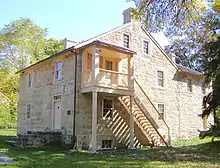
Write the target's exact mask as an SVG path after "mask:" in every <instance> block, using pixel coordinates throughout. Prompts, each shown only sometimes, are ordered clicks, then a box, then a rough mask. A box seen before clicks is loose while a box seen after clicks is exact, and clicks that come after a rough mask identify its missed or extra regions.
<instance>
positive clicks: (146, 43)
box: [143, 40, 149, 54]
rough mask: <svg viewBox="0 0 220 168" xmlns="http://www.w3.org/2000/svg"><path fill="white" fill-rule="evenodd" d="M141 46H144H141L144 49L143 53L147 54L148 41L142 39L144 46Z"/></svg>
mask: <svg viewBox="0 0 220 168" xmlns="http://www.w3.org/2000/svg"><path fill="white" fill-rule="evenodd" d="M143 47H144V48H143V49H144V54H149V49H148V47H149V45H148V41H146V40H144V46H143Z"/></svg>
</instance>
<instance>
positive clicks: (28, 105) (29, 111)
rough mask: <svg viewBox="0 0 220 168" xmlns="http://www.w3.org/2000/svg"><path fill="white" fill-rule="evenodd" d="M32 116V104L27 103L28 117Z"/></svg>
mask: <svg viewBox="0 0 220 168" xmlns="http://www.w3.org/2000/svg"><path fill="white" fill-rule="evenodd" d="M28 118H31V104H27V119H28Z"/></svg>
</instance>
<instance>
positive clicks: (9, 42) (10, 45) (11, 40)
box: [0, 18, 63, 128]
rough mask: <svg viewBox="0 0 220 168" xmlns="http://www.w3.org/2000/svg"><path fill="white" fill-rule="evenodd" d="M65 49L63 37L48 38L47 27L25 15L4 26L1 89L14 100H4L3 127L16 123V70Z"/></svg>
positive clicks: (0, 125) (0, 31)
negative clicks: (7, 102) (35, 22)
mask: <svg viewBox="0 0 220 168" xmlns="http://www.w3.org/2000/svg"><path fill="white" fill-rule="evenodd" d="M61 50H63V43H62V41H61V40H55V39H52V38H50V39H47V29H43V28H41V27H40V26H38V25H36V24H34V23H33V21H32V20H30V19H27V18H21V19H19V20H15V21H12V22H10V23H9V24H7V25H5V26H4V27H3V28H2V29H0V79H1V80H0V92H1V94H3V95H4V96H6V97H7V98H8V99H9V100H10V101H9V102H10V103H9V104H4V103H1V102H0V115H1V119H0V128H8V127H14V126H15V125H16V117H15V116H16V112H17V101H18V78H19V76H18V75H16V74H15V72H16V71H18V70H20V69H22V68H25V67H26V66H28V65H29V64H33V63H35V62H37V61H40V60H41V59H44V58H46V57H48V56H50V55H53V54H55V53H57V52H59V51H61Z"/></svg>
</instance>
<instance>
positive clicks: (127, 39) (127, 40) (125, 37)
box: [123, 34, 129, 48]
mask: <svg viewBox="0 0 220 168" xmlns="http://www.w3.org/2000/svg"><path fill="white" fill-rule="evenodd" d="M123 42H124V47H126V48H129V35H127V34H124V35H123Z"/></svg>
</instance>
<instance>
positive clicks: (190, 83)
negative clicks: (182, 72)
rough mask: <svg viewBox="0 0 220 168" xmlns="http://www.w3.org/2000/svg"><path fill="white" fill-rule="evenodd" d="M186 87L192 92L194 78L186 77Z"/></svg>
mask: <svg viewBox="0 0 220 168" xmlns="http://www.w3.org/2000/svg"><path fill="white" fill-rule="evenodd" d="M186 87H187V91H189V92H192V80H191V79H186Z"/></svg>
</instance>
